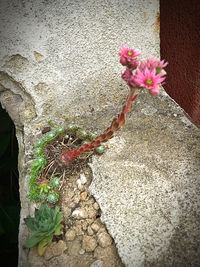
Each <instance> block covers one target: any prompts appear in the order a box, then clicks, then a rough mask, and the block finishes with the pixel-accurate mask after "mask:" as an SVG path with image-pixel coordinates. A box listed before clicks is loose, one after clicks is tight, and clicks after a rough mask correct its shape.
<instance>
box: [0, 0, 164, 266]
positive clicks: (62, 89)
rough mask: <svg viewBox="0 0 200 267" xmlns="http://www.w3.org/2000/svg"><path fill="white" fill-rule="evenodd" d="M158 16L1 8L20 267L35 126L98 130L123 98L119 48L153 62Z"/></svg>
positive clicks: (117, 7)
mask: <svg viewBox="0 0 200 267" xmlns="http://www.w3.org/2000/svg"><path fill="white" fill-rule="evenodd" d="M158 12H159V3H158V0H153V1H148V0H145V1H137V0H135V1H133V0H128V1H120V0H111V1H106V0H100V1H92V0H84V1H82V0H76V1H66V0H60V1H54V0H52V1H51V0H49V1H39V0H29V1H28V0H24V1H23V0H22V1H17V0H2V1H1V2H0V100H1V104H2V106H3V107H4V108H6V109H7V111H8V113H9V115H10V116H11V118H12V119H13V121H14V123H15V125H16V129H17V138H18V142H19V172H20V194H21V208H22V209H21V224H20V234H19V237H20V239H19V250H20V251H19V265H20V266H25V265H26V254H25V252H24V251H23V249H22V245H23V243H24V241H25V240H26V237H27V233H26V227H25V226H24V221H23V219H24V217H26V216H27V214H29V213H30V212H31V210H33V207H32V205H30V203H29V202H28V201H27V199H26V194H27V190H28V182H27V181H28V175H27V167H28V166H29V164H30V162H31V159H32V148H33V142H34V141H35V140H36V138H37V135H38V134H39V133H40V129H41V127H42V126H43V125H45V123H46V122H47V121H48V120H49V119H51V120H52V121H54V122H56V123H61V124H62V123H64V121H65V119H66V117H67V118H68V119H69V121H73V120H75V121H76V122H79V123H82V124H86V125H90V126H91V127H90V128H95V129H97V130H98V129H101V128H104V127H105V125H104V124H105V121H106V120H108V121H109V119H110V118H111V117H112V116H113V113H115V112H116V108H114V107H115V106H116V104H117V103H118V102H120V101H121V100H122V99H124V98H125V96H126V94H127V87H126V85H125V84H124V82H123V81H122V80H121V77H120V73H121V70H122V67H121V66H120V64H119V57H118V52H119V48H120V46H121V45H122V44H127V45H129V46H131V47H135V48H137V49H138V50H141V51H142V52H143V56H144V57H146V56H148V55H151V56H159V25H158ZM111 106H112V107H113V111H111V112H107V111H108V110H107V109H108V107H109V110H112V108H111V109H110V107H111ZM77 119H78V120H79V121H77ZM106 126H107V124H106Z"/></svg>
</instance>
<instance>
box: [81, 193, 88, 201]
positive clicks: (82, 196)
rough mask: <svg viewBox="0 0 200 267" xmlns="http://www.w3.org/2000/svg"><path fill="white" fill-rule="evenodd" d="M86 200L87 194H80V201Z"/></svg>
mask: <svg viewBox="0 0 200 267" xmlns="http://www.w3.org/2000/svg"><path fill="white" fill-rule="evenodd" d="M86 198H87V192H86V191H85V192H83V193H81V200H83V201H84V200H86Z"/></svg>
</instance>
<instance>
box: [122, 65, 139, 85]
mask: <svg viewBox="0 0 200 267" xmlns="http://www.w3.org/2000/svg"><path fill="white" fill-rule="evenodd" d="M122 79H123V80H124V81H125V82H126V83H127V84H128V85H129V86H131V87H138V84H137V83H136V82H135V79H134V76H133V73H132V70H130V69H128V68H127V69H126V70H125V71H124V73H123V74H122Z"/></svg>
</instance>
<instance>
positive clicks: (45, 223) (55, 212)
mask: <svg viewBox="0 0 200 267" xmlns="http://www.w3.org/2000/svg"><path fill="white" fill-rule="evenodd" d="M62 220H63V215H62V214H61V213H59V207H58V206H56V207H55V209H51V208H49V207H48V206H47V205H41V206H40V209H38V210H35V217H29V218H27V219H26V220H25V223H26V225H27V227H28V228H29V229H30V230H32V231H34V233H33V235H32V236H31V237H30V238H29V239H28V240H27V241H26V243H25V246H26V247H27V248H31V247H33V246H35V245H37V244H38V253H39V255H42V254H43V253H44V251H45V249H46V247H47V245H48V244H49V243H51V241H52V239H53V235H60V234H62V228H63V225H62V224H61V222H62Z"/></svg>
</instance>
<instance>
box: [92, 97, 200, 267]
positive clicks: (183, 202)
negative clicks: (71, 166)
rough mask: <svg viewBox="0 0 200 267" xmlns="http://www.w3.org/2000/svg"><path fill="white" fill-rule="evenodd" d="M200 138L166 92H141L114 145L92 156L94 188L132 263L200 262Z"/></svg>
mask: <svg viewBox="0 0 200 267" xmlns="http://www.w3.org/2000/svg"><path fill="white" fill-rule="evenodd" d="M152 110H153V111H154V112H152ZM148 111H149V112H148ZM199 140H200V132H199V129H197V128H196V127H195V126H194V125H192V124H191V123H190V122H189V121H188V120H187V119H186V117H185V116H184V115H183V113H182V110H181V109H180V108H179V107H178V106H177V105H176V104H175V103H173V102H172V101H170V98H169V97H168V96H167V95H166V94H165V93H163V94H162V95H161V96H159V97H151V96H150V95H148V94H141V95H140V96H139V98H138V101H137V104H136V105H135V107H134V110H133V112H132V114H131V117H130V118H129V119H128V120H127V124H126V126H124V129H123V130H122V131H121V132H120V133H118V135H117V136H116V137H115V138H113V139H112V140H111V141H110V146H111V147H110V149H109V150H107V151H106V153H105V154H104V155H103V156H102V157H97V156H96V157H94V158H93V162H92V163H91V164H90V166H91V168H92V170H93V175H94V179H93V181H92V184H91V185H90V193H91V194H93V195H94V197H95V198H96V200H97V201H98V203H99V205H100V208H101V211H102V215H101V219H102V220H103V222H104V223H105V224H106V227H107V229H108V231H109V233H110V234H111V236H112V237H113V238H114V240H115V243H116V245H117V248H118V252H119V255H120V256H121V258H122V261H123V262H124V263H125V265H126V266H128V267H132V266H157V265H162V266H172V265H173V266H197V265H200V258H199V256H198V255H199V242H200V220H199V216H200V209H199V203H200V191H199V188H200V179H199V177H200V164H199V163H200V161H199V160H200V143H199Z"/></svg>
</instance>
